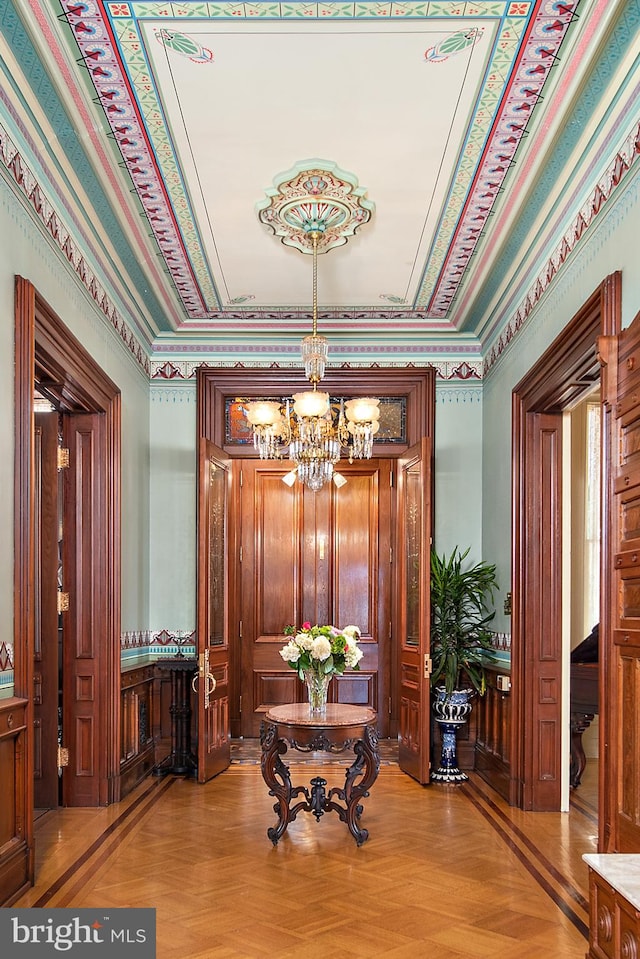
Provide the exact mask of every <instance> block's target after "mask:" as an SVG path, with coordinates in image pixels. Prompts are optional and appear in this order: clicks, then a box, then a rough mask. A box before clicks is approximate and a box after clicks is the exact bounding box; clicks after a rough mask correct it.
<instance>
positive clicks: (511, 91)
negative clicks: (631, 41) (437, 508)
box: [62, 0, 580, 322]
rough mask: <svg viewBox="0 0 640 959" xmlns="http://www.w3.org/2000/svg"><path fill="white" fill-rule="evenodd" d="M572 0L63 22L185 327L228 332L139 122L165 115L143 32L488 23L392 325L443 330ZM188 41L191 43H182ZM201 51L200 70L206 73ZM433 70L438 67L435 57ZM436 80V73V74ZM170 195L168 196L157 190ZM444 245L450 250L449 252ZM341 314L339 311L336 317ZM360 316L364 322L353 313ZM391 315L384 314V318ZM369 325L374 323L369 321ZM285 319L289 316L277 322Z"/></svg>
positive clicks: (148, 10) (162, 164) (170, 9)
mask: <svg viewBox="0 0 640 959" xmlns="http://www.w3.org/2000/svg"><path fill="white" fill-rule="evenodd" d="M579 2H580V0H573V2H572V0H566V2H563V3H560V2H558V0H535V2H533V0H531V2H508V0H500V2H499V0H478V2H475V3H472V2H458V3H454V2H451V0H449V2H423V3H417V2H405V3H374V2H362V3H358V2H356V3H327V4H322V3H298V2H293V0H292V2H290V3H284V4H281V3H269V2H266V3H260V4H245V3H229V2H208V3H207V2H202V0H182V2H175V3H171V2H164V3H163V2H155V3H154V2H148V0H123V2H113V3H105V2H103V0H83V2H82V3H78V2H76V0H63V3H62V6H63V10H64V11H65V14H64V15H65V16H66V19H67V21H68V23H69V25H70V27H71V29H72V32H73V34H74V36H75V38H76V41H77V43H78V46H79V49H80V53H81V55H82V58H83V61H84V63H85V65H86V66H87V69H88V71H89V75H90V76H91V78H92V80H93V83H94V86H95V88H96V92H97V94H98V97H99V101H100V103H101V104H102V107H103V109H104V111H105V115H106V117H107V119H108V122H109V124H110V126H111V130H112V132H113V134H114V137H115V140H116V142H117V143H118V145H119V147H120V149H121V152H122V156H123V158H124V162H125V165H126V167H127V169H128V171H129V174H130V175H131V178H132V180H133V183H134V186H135V188H136V191H137V193H138V196H139V198H140V201H141V203H142V205H143V208H144V209H145V212H146V215H147V218H148V220H149V223H150V226H151V228H152V230H153V231H154V234H155V236H156V239H157V241H158V244H159V246H160V249H161V250H162V251H163V255H164V256H165V259H166V262H167V266H168V268H169V272H170V274H171V276H172V279H173V281H174V284H175V286H176V289H177V291H178V295H179V296H180V298H181V301H182V303H183V306H184V308H185V311H186V313H187V315H188V317H189V318H190V320H191V321H192V322H193V321H197V320H214V319H223V320H233V319H235V318H242V317H244V316H247V315H251V314H252V312H253V311H252V310H251V307H250V306H249V307H247V308H246V309H244V308H240V309H238V307H237V305H235V309H234V310H233V312H232V313H229V312H228V311H226V310H225V309H223V308H222V307H221V303H220V298H219V296H218V294H217V292H216V290H215V284H214V281H213V278H212V276H211V274H210V272H209V269H208V265H207V262H206V256H205V252H204V249H203V245H202V243H201V241H200V238H199V235H198V231H197V227H196V224H195V220H194V217H193V214H192V211H191V208H190V205H189V203H188V201H187V200H186V197H185V192H184V189H183V185H182V175H181V172H180V168H179V163H178V159H177V156H176V155H175V152H174V150H173V146H172V144H171V142H170V140H169V138H168V137H167V135H166V131H164V128H163V125H162V124H161V123H157V122H156V123H155V124H153V125H152V127H151V126H149V127H147V125H146V124H145V121H144V119H143V116H145V115H146V116H151V117H153V116H159V115H160V113H161V110H160V104H159V102H158V97H157V92H156V90H155V86H154V82H153V77H152V76H150V70H149V63H148V59H147V57H146V54H145V45H144V38H143V37H142V35H141V32H140V26H139V24H140V23H141V22H143V21H145V20H147V21H148V20H153V19H158V21H160V22H162V21H164V22H167V21H168V20H169V19H170V18H171V19H176V20H177V19H179V20H181V21H182V22H183V23H185V25H186V24H187V23H188V21H189V19H190V18H192V20H193V21H194V22H199V21H202V20H203V19H208V20H225V19H227V20H229V19H239V20H247V21H255V20H256V19H258V18H259V19H262V20H265V19H274V20H301V19H305V20H308V19H312V20H319V21H322V20H324V21H326V20H327V19H332V20H367V19H369V20H370V19H376V20H381V19H382V20H384V19H394V20H397V19H402V18H404V19H406V20H413V21H415V20H425V21H428V20H430V19H432V20H433V19H443V18H448V19H450V20H451V22H452V24H453V23H454V22H455V21H459V20H460V19H461V18H473V19H474V20H476V19H481V18H491V19H498V20H499V21H500V27H499V30H498V36H497V38H496V42H495V44H494V47H493V53H492V58H491V63H490V65H489V68H488V70H487V73H486V82H485V86H484V89H483V90H482V91H481V93H480V95H479V97H478V101H477V106H476V112H475V118H474V123H473V124H472V126H471V128H470V133H469V135H468V138H467V143H466V146H465V149H464V151H463V155H462V159H461V161H460V164H459V167H458V170H457V173H456V176H455V177H454V179H453V181H452V187H451V190H450V192H449V195H448V197H447V200H446V203H445V204H444V210H445V212H444V213H443V215H442V217H441V220H440V223H439V225H438V229H437V232H436V237H437V238H436V242H435V244H434V246H433V248H432V250H431V251H430V254H429V261H428V264H427V266H426V268H425V271H424V274H423V278H422V281H421V285H420V290H419V293H418V296H417V298H416V300H415V302H414V304H413V308H412V309H410V310H403V309H402V305H398V308H397V309H396V310H395V311H393V313H392V315H393V316H394V317H397V318H414V317H415V318H426V317H429V318H431V319H434V320H438V319H445V318H446V317H447V315H448V313H449V311H450V308H451V305H452V302H453V300H454V298H455V295H456V293H457V290H458V289H459V286H460V283H461V282H462V278H463V275H464V273H465V271H466V268H467V266H468V263H469V260H470V258H471V256H472V254H473V252H474V250H475V248H476V245H477V243H478V241H479V239H480V237H481V236H482V231H483V227H484V225H485V223H486V220H487V218H488V216H489V215H490V213H491V210H492V207H493V205H494V203H495V201H496V198H497V196H498V195H499V193H500V192H501V189H502V184H503V181H504V179H505V177H506V175H507V173H508V171H509V168H510V166H511V164H512V163H513V158H514V155H515V152H516V150H517V148H518V145H519V143H520V140H521V139H522V136H523V134H524V132H525V128H526V125H527V122H528V120H529V117H530V116H531V113H532V111H533V108H534V107H535V104H536V103H537V102H538V99H539V98H540V95H541V91H542V88H543V85H544V82H545V80H546V78H547V76H548V73H549V71H550V69H551V67H552V65H553V63H554V62H555V60H556V58H557V55H558V51H559V48H560V45H561V43H562V41H563V39H564V37H565V36H566V33H567V30H568V28H569V25H570V23H571V22H572V21H573V19H574V18H575V16H576V13H575V11H576V8H577V7H578V5H579ZM185 38H186V39H187V40H188V39H189V38H188V37H186V35H185ZM203 51H204V48H202V50H200V53H199V57H198V58H197V60H198V62H210V60H209V59H208V58H207V57H205V55H204V53H205V52H206V51H204V52H203ZM430 62H432V63H434V64H437V62H438V57H437V56H434V57H432V58H431V60H430ZM436 69H437V67H436ZM165 184H167V185H168V186H165ZM450 245H451V248H450V249H449V247H450ZM342 312H343V314H344V312H345V311H342ZM360 312H362V311H360ZM384 312H385V314H387V315H388V313H389V311H388V310H387V311H384ZM365 315H366V316H367V317H370V318H375V317H376V316H378V315H379V311H377V310H374V309H372V310H371V311H365ZM278 316H279V317H280V318H284V316H285V313H284V312H280V313H279V314H278Z"/></svg>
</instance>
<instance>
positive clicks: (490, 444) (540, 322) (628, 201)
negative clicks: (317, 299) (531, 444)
mask: <svg viewBox="0 0 640 959" xmlns="http://www.w3.org/2000/svg"><path fill="white" fill-rule="evenodd" d="M639 238H640V167H638V168H637V171H636V173H635V174H634V175H633V176H632V177H630V178H629V182H628V183H625V184H624V185H623V186H622V187H621V190H620V195H619V196H618V197H616V198H615V200H612V201H611V207H610V208H609V209H607V211H606V213H605V214H604V215H603V219H602V222H601V223H599V224H598V225H597V226H595V227H594V230H593V233H588V234H587V236H586V239H585V241H584V242H583V244H582V245H581V246H580V247H579V248H578V249H577V251H576V252H575V253H574V255H573V256H571V257H570V259H569V261H568V263H567V264H566V265H565V267H564V269H563V271H562V272H561V273H560V274H559V275H558V277H557V279H556V280H555V282H554V283H553V285H552V286H551V288H550V290H549V291H548V292H547V293H545V294H544V295H543V297H542V299H541V301H540V303H539V304H538V306H537V307H536V308H535V310H534V311H532V313H531V315H530V316H529V318H528V320H527V323H526V325H525V326H524V327H523V328H522V329H521V331H520V332H519V333H518V334H517V335H516V337H515V338H514V339H513V340H512V342H511V344H510V346H509V347H508V348H507V350H506V351H505V352H504V353H503V355H502V357H501V359H500V360H499V362H498V363H497V364H496V365H495V366H494V368H493V369H492V370H491V371H490V372H489V375H488V376H486V377H485V380H484V390H483V407H484V408H483V450H482V472H483V488H484V491H485V492H484V497H483V508H482V544H483V551H484V553H485V557H489V556H490V557H492V561H494V562H497V564H498V579H499V582H500V585H501V586H502V585H503V584H505V586H506V584H507V583H508V582H509V581H510V577H511V394H512V390H513V388H514V387H515V386H516V385H517V384H518V382H519V381H520V380H521V379H522V377H523V376H524V375H525V373H527V372H528V370H529V369H530V368H531V367H532V366H533V364H534V363H535V362H536V360H537V359H538V358H539V357H540V356H541V355H542V353H544V351H545V350H546V349H547V347H548V346H550V344H551V343H552V342H553V340H554V339H555V338H556V337H557V336H558V334H559V333H560V332H561V330H562V329H563V328H564V327H565V326H566V325H567V323H568V322H569V321H570V320H571V318H572V317H573V316H575V314H576V313H577V312H578V310H579V309H580V307H581V306H582V304H583V303H584V302H585V301H586V300H587V299H588V298H589V296H590V295H591V294H592V293H593V291H594V290H595V289H596V287H597V286H598V285H599V284H600V283H601V282H602V281H603V279H604V278H605V277H606V276H608V275H609V274H610V273H613V272H615V271H616V270H621V271H622V319H623V326H625V327H626V326H628V325H629V324H630V323H631V321H632V319H633V318H634V316H635V315H636V314H637V313H638V311H640V269H639V263H640V259H639V253H638V250H639V248H640V247H639V243H640V239H639ZM505 591H506V590H505ZM499 605H500V606H501V604H499ZM495 629H496V630H498V631H501V630H504V631H509V630H510V620H509V619H508V617H504V616H503V615H502V614H501V612H500V609H499V610H498V615H497V616H496V620H495Z"/></svg>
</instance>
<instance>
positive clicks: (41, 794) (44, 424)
mask: <svg viewBox="0 0 640 959" xmlns="http://www.w3.org/2000/svg"><path fill="white" fill-rule="evenodd" d="M57 450H58V416H57V414H55V413H36V415H35V486H36V490H35V535H36V568H35V575H36V583H35V596H36V601H37V604H36V615H35V636H34V657H33V658H34V663H33V778H34V798H33V803H34V806H35V808H36V809H51V808H53V807H56V806H57V805H58V767H57V758H56V755H57V744H58V606H57V594H58V559H59V557H58V527H59V518H58V470H57Z"/></svg>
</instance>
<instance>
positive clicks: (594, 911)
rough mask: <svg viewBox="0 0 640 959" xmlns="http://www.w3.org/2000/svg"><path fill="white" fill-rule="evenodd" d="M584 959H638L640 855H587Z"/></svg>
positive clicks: (639, 937)
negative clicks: (587, 899) (587, 907)
mask: <svg viewBox="0 0 640 959" xmlns="http://www.w3.org/2000/svg"><path fill="white" fill-rule="evenodd" d="M582 858H583V859H584V861H585V862H586V863H587V865H588V867H589V952H588V953H587V959H638V957H640V855H633V854H624V853H622V854H621V853H608V854H601V855H598V854H595V853H594V854H591V853H590V854H589V855H586V856H583V857H582Z"/></svg>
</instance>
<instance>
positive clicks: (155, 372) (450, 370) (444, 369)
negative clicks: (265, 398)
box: [151, 349, 482, 384]
mask: <svg viewBox="0 0 640 959" xmlns="http://www.w3.org/2000/svg"><path fill="white" fill-rule="evenodd" d="M425 365H427V366H432V367H433V368H434V369H435V371H436V380H446V381H450V380H462V381H466V380H477V381H480V380H482V360H480V359H473V360H462V361H461V360H460V358H457V359H453V360H433V359H431V358H430V357H429V351H428V349H427V350H425V351H424V362H421V363H407V362H406V360H397V361H395V362H394V361H389V362H384V363H379V362H374V363H351V362H349V363H340V364H333V367H331V364H330V365H329V366H328V367H327V369H331V368H333V369H340V370H362V369H366V370H381V369H407V370H411V369H415V368H416V367H420V368H422V367H424V366H425ZM200 367H205V368H207V369H234V370H244V369H246V370H255V369H265V370H299V369H300V361H299V360H298V361H297V362H295V363H273V362H271V363H253V362H251V363H239V362H235V363H229V362H222V361H221V362H219V363H215V362H213V363H211V362H206V363H202V362H198V361H193V360H191V361H189V360H163V361H156V362H153V361H151V381H152V383H154V384H157V383H162V382H170V383H177V382H180V381H189V380H195V378H196V372H197V370H198V369H199V368H200Z"/></svg>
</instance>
